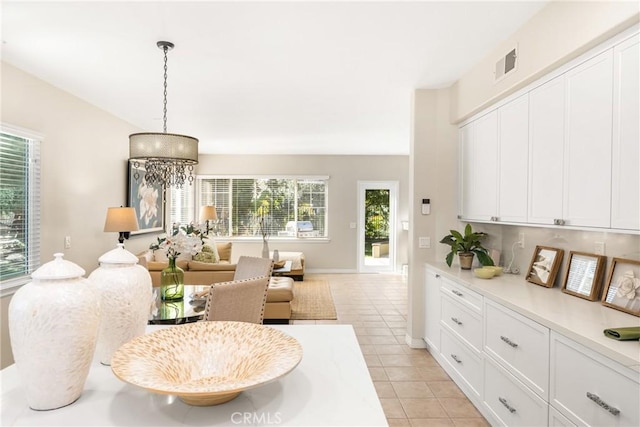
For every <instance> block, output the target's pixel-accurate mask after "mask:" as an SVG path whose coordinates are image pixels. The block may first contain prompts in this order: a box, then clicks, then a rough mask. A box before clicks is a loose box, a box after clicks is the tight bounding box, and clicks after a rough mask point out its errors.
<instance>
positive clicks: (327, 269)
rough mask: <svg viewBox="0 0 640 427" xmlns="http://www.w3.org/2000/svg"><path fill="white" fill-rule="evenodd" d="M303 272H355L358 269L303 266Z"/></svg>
mask: <svg viewBox="0 0 640 427" xmlns="http://www.w3.org/2000/svg"><path fill="white" fill-rule="evenodd" d="M304 273H305V274H307V273H311V274H357V273H358V270H353V269H335V268H305V270H304Z"/></svg>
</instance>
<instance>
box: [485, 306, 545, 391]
mask: <svg viewBox="0 0 640 427" xmlns="http://www.w3.org/2000/svg"><path fill="white" fill-rule="evenodd" d="M484 346H485V351H486V352H487V353H488V354H490V355H491V356H493V357H494V358H495V359H496V360H497V361H498V362H499V363H500V364H501V365H502V366H504V367H505V368H506V369H507V370H508V371H509V372H510V373H511V374H513V375H514V376H515V377H516V378H518V379H519V380H520V381H522V382H523V383H525V384H526V385H527V386H528V387H530V388H531V389H532V390H533V391H535V392H536V393H537V394H538V395H539V396H541V397H542V398H543V399H544V400H548V399H549V386H548V385H549V329H548V328H546V327H544V326H542V325H540V324H538V323H536V322H534V321H532V320H530V319H527V318H526V317H524V316H522V315H520V314H518V313H516V312H514V311H512V310H509V309H508V308H505V307H502V306H500V305H498V304H496V303H494V302H492V301H490V300H486V301H485V339H484Z"/></svg>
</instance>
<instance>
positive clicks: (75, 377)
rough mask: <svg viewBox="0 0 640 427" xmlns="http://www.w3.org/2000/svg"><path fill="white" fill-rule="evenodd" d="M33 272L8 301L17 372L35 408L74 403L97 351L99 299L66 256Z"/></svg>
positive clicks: (51, 407) (95, 291)
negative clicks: (28, 280) (65, 258)
mask: <svg viewBox="0 0 640 427" xmlns="http://www.w3.org/2000/svg"><path fill="white" fill-rule="evenodd" d="M62 255H63V254H61V253H57V254H55V255H54V257H55V259H54V260H53V261H50V262H48V263H46V264H44V265H42V266H41V267H40V268H38V269H37V270H36V271H34V272H33V274H32V275H31V278H32V279H33V280H32V281H31V282H30V283H27V284H26V285H24V286H22V287H21V288H20V289H18V291H17V292H16V293H15V294H14V295H13V297H12V298H11V302H10V303H9V336H10V339H11V346H12V349H13V356H14V359H15V363H16V368H17V370H18V373H19V375H20V378H21V380H22V383H23V385H24V388H25V390H26V398H27V403H28V404H29V406H30V407H31V408H32V409H37V410H47V409H56V408H60V407H63V406H66V405H69V404H71V403H73V402H75V401H76V400H77V399H78V398H79V397H80V395H81V394H82V390H83V388H84V383H85V381H86V379H87V375H88V374H89V368H90V366H91V361H92V360H93V355H94V351H95V347H96V339H97V336H98V326H99V323H100V296H99V295H98V292H97V290H96V288H95V286H91V284H90V283H89V281H88V280H87V279H85V278H84V277H82V276H83V275H84V273H85V271H84V270H83V269H82V268H81V267H80V266H78V265H77V264H74V263H72V262H70V261H66V260H64V259H63V258H62Z"/></svg>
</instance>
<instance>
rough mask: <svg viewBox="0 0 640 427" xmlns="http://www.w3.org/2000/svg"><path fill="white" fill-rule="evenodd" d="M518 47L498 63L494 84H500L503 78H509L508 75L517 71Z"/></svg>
mask: <svg viewBox="0 0 640 427" xmlns="http://www.w3.org/2000/svg"><path fill="white" fill-rule="evenodd" d="M517 59H518V54H517V46H516V47H514V48H513V49H511V50H510V51H509V53H507V54H506V55H505V56H503V57H502V58H500V59H499V60H498V62H496V71H495V73H494V74H495V78H494V79H493V81H494V83H496V82H499V81H500V80H502V79H503V78H505V77H506V76H507V74H509V73H512V72H513V71H515V70H516V68H517V67H516V66H517Z"/></svg>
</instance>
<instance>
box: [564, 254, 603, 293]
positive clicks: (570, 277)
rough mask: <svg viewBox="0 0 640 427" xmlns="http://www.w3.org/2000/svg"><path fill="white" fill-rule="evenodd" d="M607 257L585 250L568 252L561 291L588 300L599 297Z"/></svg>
mask: <svg viewBox="0 0 640 427" xmlns="http://www.w3.org/2000/svg"><path fill="white" fill-rule="evenodd" d="M606 264H607V257H605V256H603V255H596V254H591V253H587V252H577V251H571V252H569V260H568V262H567V272H566V274H565V275H564V281H563V283H562V292H564V293H566V294H569V295H573V296H576V297H579V298H584V299H586V300H589V301H597V300H599V299H600V295H601V292H602V284H603V282H604V273H605V269H606Z"/></svg>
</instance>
